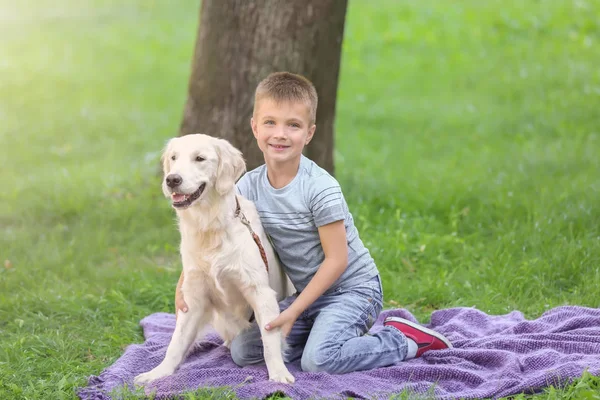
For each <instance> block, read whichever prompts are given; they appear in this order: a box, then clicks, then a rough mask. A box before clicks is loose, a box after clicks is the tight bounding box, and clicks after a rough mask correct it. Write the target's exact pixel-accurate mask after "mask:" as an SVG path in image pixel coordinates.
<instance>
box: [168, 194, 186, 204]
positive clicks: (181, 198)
mask: <svg viewBox="0 0 600 400" xmlns="http://www.w3.org/2000/svg"><path fill="white" fill-rule="evenodd" d="M171 199H172V200H173V202H175V203H179V202H180V201H184V200H185V194H181V193H172V194H171Z"/></svg>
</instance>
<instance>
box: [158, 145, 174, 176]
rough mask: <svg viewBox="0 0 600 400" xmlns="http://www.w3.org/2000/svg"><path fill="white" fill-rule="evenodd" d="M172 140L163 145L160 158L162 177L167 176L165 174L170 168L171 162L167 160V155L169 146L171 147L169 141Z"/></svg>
mask: <svg viewBox="0 0 600 400" xmlns="http://www.w3.org/2000/svg"><path fill="white" fill-rule="evenodd" d="M172 140H173V139H169V140H168V141H167V143H166V144H165V147H164V149H163V152H162V155H161V156H160V162H161V164H162V169H163V175H167V173H168V172H169V168H170V166H171V162H170V159H169V153H170V151H169V150H170V147H171V146H170V145H171V141H172Z"/></svg>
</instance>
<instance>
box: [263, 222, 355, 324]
mask: <svg viewBox="0 0 600 400" xmlns="http://www.w3.org/2000/svg"><path fill="white" fill-rule="evenodd" d="M318 229H319V238H320V239H321V245H322V246H323V252H324V253H325V260H324V261H323V263H322V264H321V266H320V267H319V269H318V271H317V273H316V274H315V276H313V278H312V279H311V280H310V282H309V283H308V285H307V286H306V288H305V289H304V290H303V291H302V292H301V293H300V294H299V295H298V298H296V300H295V301H294V302H293V303H292V305H291V306H290V307H289V308H288V309H287V310H285V311H283V312H282V313H281V314H280V316H279V317H277V318H276V319H275V320H273V321H272V322H270V323H269V324H267V327H266V328H267V330H269V329H273V328H276V327H278V326H281V327H282V330H283V332H284V334H285V335H287V334H288V333H289V331H290V329H291V328H292V325H293V324H294V322H295V321H296V319H298V317H299V316H300V314H301V313H302V311H304V310H306V309H307V308H308V307H309V306H310V305H311V304H312V303H314V302H315V300H317V299H318V298H319V297H320V296H321V295H322V294H323V293H324V292H325V291H326V290H327V289H329V288H330V287H331V285H333V283H334V282H335V281H336V280H337V279H338V278H339V277H340V276H341V275H342V274H343V273H344V271H345V270H346V268H347V267H348V242H347V239H346V227H345V226H344V221H343V220H341V221H335V222H332V223H330V224H327V225H323V226H320V227H319V228H318Z"/></svg>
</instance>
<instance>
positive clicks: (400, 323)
mask: <svg viewBox="0 0 600 400" xmlns="http://www.w3.org/2000/svg"><path fill="white" fill-rule="evenodd" d="M383 326H393V327H394V328H396V329H398V330H399V331H400V332H402V333H404V335H405V336H406V337H407V338H409V339H412V340H414V341H415V343H416V344H417V346H418V347H419V349H418V350H417V355H416V356H417V357H420V356H421V355H422V354H423V353H425V352H426V351H429V350H444V349H451V348H452V344H451V343H450V341H449V340H448V339H446V338H445V337H444V336H443V335H442V334H440V333H437V332H435V331H432V330H431V329H427V328H425V327H423V326H420V325H418V324H415V323H414V322H410V321H408V320H406V319H404V318H399V317H387V318H386V319H385V321H384V322H383Z"/></svg>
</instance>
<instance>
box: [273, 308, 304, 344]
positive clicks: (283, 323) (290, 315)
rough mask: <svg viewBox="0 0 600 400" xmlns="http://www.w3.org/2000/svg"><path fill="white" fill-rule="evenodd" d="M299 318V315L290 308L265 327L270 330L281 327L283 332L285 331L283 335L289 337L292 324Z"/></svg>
mask: <svg viewBox="0 0 600 400" xmlns="http://www.w3.org/2000/svg"><path fill="white" fill-rule="evenodd" d="M297 319H298V315H296V314H295V313H294V312H292V311H291V310H290V309H289V308H288V309H287V310H284V311H282V312H281V314H279V317H277V318H275V319H274V320H273V321H271V322H269V323H268V324H267V325H265V329H266V330H268V331H270V330H272V329H275V328H281V333H283V337H287V335H289V334H290V331H291V330H292V326H294V323H295V322H296V320H297Z"/></svg>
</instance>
